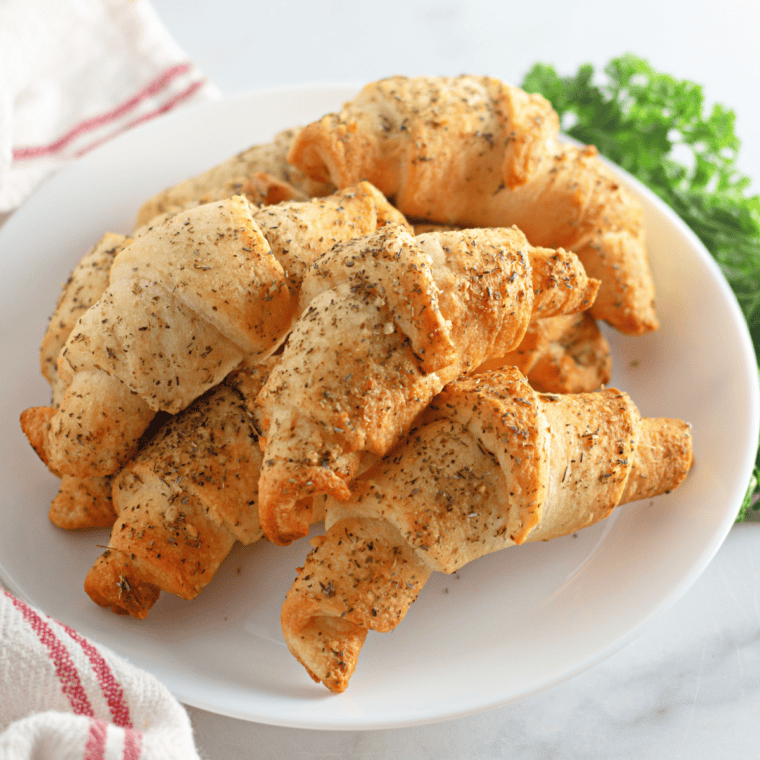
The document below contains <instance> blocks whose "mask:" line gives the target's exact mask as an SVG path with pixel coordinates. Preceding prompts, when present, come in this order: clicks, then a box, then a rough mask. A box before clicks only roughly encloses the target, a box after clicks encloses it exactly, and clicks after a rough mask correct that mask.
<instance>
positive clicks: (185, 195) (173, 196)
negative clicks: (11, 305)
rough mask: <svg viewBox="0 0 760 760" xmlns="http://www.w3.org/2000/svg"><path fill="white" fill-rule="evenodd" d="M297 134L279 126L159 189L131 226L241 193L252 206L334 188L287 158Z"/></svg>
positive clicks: (296, 197)
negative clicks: (267, 138)
mask: <svg viewBox="0 0 760 760" xmlns="http://www.w3.org/2000/svg"><path fill="white" fill-rule="evenodd" d="M297 134H298V129H286V130H283V131H282V132H280V133H278V134H277V135H276V136H275V137H274V139H273V140H272V141H271V142H269V143H264V144H262V145H253V146H251V147H250V148H248V149H247V150H244V151H242V152H241V153H238V154H237V155H235V156H232V157H230V158H228V159H227V160H226V161H223V162H222V163H221V164H218V165H217V166H213V167H211V168H210V169H207V170H206V171H204V172H201V173H200V174H198V175H196V176H194V177H191V178H190V179H186V180H184V181H183V182H180V183H178V184H177V185H174V186H172V187H169V188H167V189H166V190H162V191H161V192H160V193H158V194H157V195H155V196H154V197H153V198H150V199H149V200H147V201H146V202H145V203H144V204H143V205H142V207H141V208H140V211H139V213H138V215H137V225H136V226H137V227H138V228H140V227H143V226H145V225H147V224H150V223H152V222H153V220H155V219H157V218H158V217H161V216H166V215H174V214H176V213H178V212H180V211H184V210H185V209H187V208H190V207H192V206H196V205H198V204H199V203H203V202H210V201H212V200H219V199H220V198H226V197H229V196H230V195H236V194H240V195H245V196H246V197H247V198H248V199H249V200H250V201H251V202H253V203H256V205H260V204H264V205H267V204H272V203H279V202H280V201H284V200H307V199H308V198H313V197H316V196H322V195H329V194H330V193H331V192H334V190H335V187H334V185H332V184H329V183H324V182H314V181H313V180H311V179H309V178H308V177H306V176H305V175H304V174H302V173H301V172H300V171H299V170H298V169H296V168H295V167H294V166H292V165H291V164H289V163H288V162H287V160H286V158H287V155H288V151H289V150H290V146H291V144H292V142H293V138H294V137H295V136H296V135H297ZM360 179H361V178H360ZM357 181H358V180H357ZM349 184H355V183H353V182H351V183H349Z"/></svg>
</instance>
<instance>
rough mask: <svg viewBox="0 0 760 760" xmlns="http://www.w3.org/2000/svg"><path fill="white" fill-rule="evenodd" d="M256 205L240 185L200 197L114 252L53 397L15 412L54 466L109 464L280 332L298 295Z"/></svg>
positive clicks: (73, 470)
mask: <svg viewBox="0 0 760 760" xmlns="http://www.w3.org/2000/svg"><path fill="white" fill-rule="evenodd" d="M252 211H253V208H252V206H251V205H250V204H249V203H248V201H246V200H245V199H244V198H242V197H240V196H234V197H232V198H230V199H227V200H224V201H219V202H216V203H211V204H207V205H205V206H198V207H196V208H194V209H190V210H188V211H186V212H183V213H181V214H179V215H177V216H175V217H173V218H172V219H170V220H169V221H167V222H165V223H164V224H162V225H159V226H157V227H153V228H151V229H150V230H148V231H147V232H145V233H144V234H142V235H140V236H139V237H137V238H136V239H135V240H134V241H133V242H132V243H131V244H130V245H129V246H127V247H126V248H124V250H122V251H121V253H120V254H119V255H118V256H117V257H116V258H115V259H114V262H113V265H112V267H111V271H110V279H109V286H108V288H107V289H106V291H105V292H104V293H103V294H102V296H101V297H100V299H99V300H98V302H97V303H96V304H94V305H93V306H92V307H91V308H89V309H88V310H87V311H86V312H85V313H84V314H83V315H82V317H81V318H80V319H79V321H78V323H77V326H76V328H75V329H74V330H73V331H72V333H71V334H70V335H69V337H68V339H67V341H66V346H65V347H64V349H63V350H62V351H61V354H60V356H59V359H58V374H59V376H60V379H61V380H62V381H63V382H64V383H65V384H66V391H65V393H64V394H63V397H62V399H61V402H60V405H59V406H58V408H52V407H41V408H35V409H31V410H26V412H24V414H23V415H22V426H23V428H24V430H25V432H27V435H28V436H29V438H30V441H32V443H33V445H34V444H35V442H37V443H38V444H41V445H37V446H35V448H36V449H37V451H38V453H39V454H40V455H41V457H42V458H43V460H44V461H45V462H46V463H47V464H48V466H49V467H50V469H51V470H53V471H54V472H56V473H60V474H67V475H76V476H78V477H88V476H94V475H108V474H110V473H112V472H115V471H116V470H117V469H118V468H119V467H120V466H122V465H123V464H124V463H126V462H127V461H129V459H130V458H131V456H132V454H133V453H134V451H135V449H136V445H137V442H138V441H139V439H140V436H141V435H142V434H143V433H144V432H145V430H146V428H147V426H148V425H149V423H150V421H151V420H152V419H153V417H154V416H155V414H156V412H158V411H165V412H169V413H171V414H175V413H177V412H178V411H180V410H181V409H183V408H185V407H186V406H187V405H188V404H190V403H191V402H192V401H193V400H195V399H196V398H198V397H199V396H200V395H202V394H203V393H204V392H205V391H207V390H208V389H209V388H212V387H213V386H215V385H218V383H219V382H221V380H222V379H224V377H226V375H228V374H229V373H230V372H231V371H232V370H233V369H235V368H236V367H237V366H239V365H240V364H241V363H242V361H243V359H248V360H249V361H251V360H253V359H255V358H256V357H265V356H267V355H269V354H271V353H272V352H273V351H274V350H275V349H276V348H277V346H278V345H279V344H280V343H281V342H282V340H283V339H284V337H285V335H286V334H287V331H288V329H289V328H290V325H291V322H292V319H293V310H294V302H293V297H292V294H291V292H290V289H289V287H288V283H287V279H286V277H285V273H284V270H283V268H282V266H281V265H280V264H279V263H278V262H277V260H276V258H275V257H274V256H273V255H272V251H271V248H270V246H269V244H268V243H267V241H266V238H264V236H263V235H262V233H261V230H260V229H259V227H258V225H257V224H256V223H255V221H254V220H253V218H252V216H251V214H252ZM40 431H42V435H41V436H40Z"/></svg>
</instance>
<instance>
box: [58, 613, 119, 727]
mask: <svg viewBox="0 0 760 760" xmlns="http://www.w3.org/2000/svg"><path fill="white" fill-rule="evenodd" d="M63 628H64V630H65V631H66V633H68V634H69V636H71V638H72V639H74V641H76V642H77V644H79V646H81V647H82V649H83V650H84V653H85V654H86V655H87V657H88V658H89V660H90V664H91V665H92V670H93V672H94V673H95V677H96V678H97V679H98V683H99V684H100V689H101V691H102V692H103V696H104V697H105V698H106V702H108V708H109V710H110V711H111V717H112V718H113V722H114V725H116V726H121V727H125V728H132V719H131V718H130V715H129V707H128V706H127V703H126V702H125V701H124V692H123V690H122V688H121V686H120V685H119V682H118V681H117V680H116V677H115V676H114V674H113V671H112V670H111V668H110V667H109V666H108V663H107V662H106V659H105V657H103V655H102V654H100V652H99V651H98V650H97V649H96V647H94V646H93V645H92V644H91V643H90V642H89V641H87V639H85V638H84V636H82V635H81V634H79V633H77V632H76V631H75V630H74V629H73V628H69V626H67V625H64V626H63Z"/></svg>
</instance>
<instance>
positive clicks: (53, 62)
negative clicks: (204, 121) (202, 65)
mask: <svg viewBox="0 0 760 760" xmlns="http://www.w3.org/2000/svg"><path fill="white" fill-rule="evenodd" d="M218 96H219V93H218V90H217V88H216V87H215V86H214V85H212V84H211V83H210V82H209V81H208V80H206V79H205V77H204V76H203V75H202V74H201V73H200V71H199V70H198V68H197V67H196V66H195V65H194V64H193V63H192V62H190V61H189V60H187V57H186V55H185V53H184V52H183V51H182V49H181V48H180V47H179V46H178V45H177V44H176V42H175V41H174V40H173V39H172V37H171V35H169V33H168V32H167V31H166V29H165V28H164V26H163V24H162V23H161V21H160V19H159V18H158V16H157V15H156V13H155V11H154V10H153V8H152V7H151V6H150V5H149V3H148V1H147V0H66V2H50V0H2V2H0V213H2V212H8V211H10V210H12V209H15V208H16V207H17V206H19V205H20V204H21V203H22V202H23V200H24V199H25V198H26V197H27V196H28V195H29V194H30V193H32V192H33V190H34V189H35V188H36V187H37V186H38V185H39V184H40V183H41V182H43V181H44V180H45V179H46V178H47V177H49V176H50V175H51V174H53V173H54V172H56V171H57V170H59V169H60V168H62V167H63V166H65V165H66V164H67V163H69V162H70V161H73V160H74V159H76V158H77V157H79V156H81V155H83V154H84V153H86V152H87V151H89V150H91V149H92V148H94V147H96V146H97V145H100V144H101V143H102V142H105V141H106V140H109V139H111V138H112V137H115V136H116V135H118V134H120V133H121V132H124V131H125V130H127V129H129V128H130V127H133V126H135V125H137V124H141V123H143V122H145V121H147V120H149V119H152V118H153V117H155V116H157V115H159V114H162V113H165V112H166V111H169V110H171V109H174V108H176V107H178V106H181V105H186V104H189V103H197V102H200V101H205V100H211V99H214V98H216V97H218Z"/></svg>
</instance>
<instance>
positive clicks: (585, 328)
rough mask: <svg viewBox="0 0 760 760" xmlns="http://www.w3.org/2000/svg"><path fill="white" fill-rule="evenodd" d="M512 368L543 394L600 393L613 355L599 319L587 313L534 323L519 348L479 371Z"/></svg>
mask: <svg viewBox="0 0 760 760" xmlns="http://www.w3.org/2000/svg"><path fill="white" fill-rule="evenodd" d="M508 365H511V366H513V367H517V369H519V370H520V372H522V374H523V375H525V376H526V377H527V378H528V381H529V382H530V384H531V385H532V386H533V388H535V389H536V390H537V391H542V392H544V393H588V392H590V391H595V390H599V388H601V387H602V386H604V385H606V384H607V383H608V382H609V379H610V375H611V374H612V355H611V353H610V346H609V343H607V340H606V339H605V337H604V335H603V334H602V331H601V330H600V329H599V325H597V323H596V320H595V319H594V318H593V317H592V316H591V315H590V314H589V313H588V312H586V311H582V312H579V313H577V314H567V315H561V316H558V317H548V318H546V319H536V320H533V321H532V322H531V323H530V324H529V325H528V329H527V330H526V331H525V337H524V338H523V339H522V342H521V343H520V345H519V346H518V347H517V348H516V349H515V350H514V351H512V352H510V353H509V354H507V355H506V356H503V357H500V358H498V359H491V360H489V361H486V362H485V363H484V364H483V365H481V366H480V367H478V370H477V371H478V372H485V371H488V370H492V369H498V368H500V367H504V366H508Z"/></svg>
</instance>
